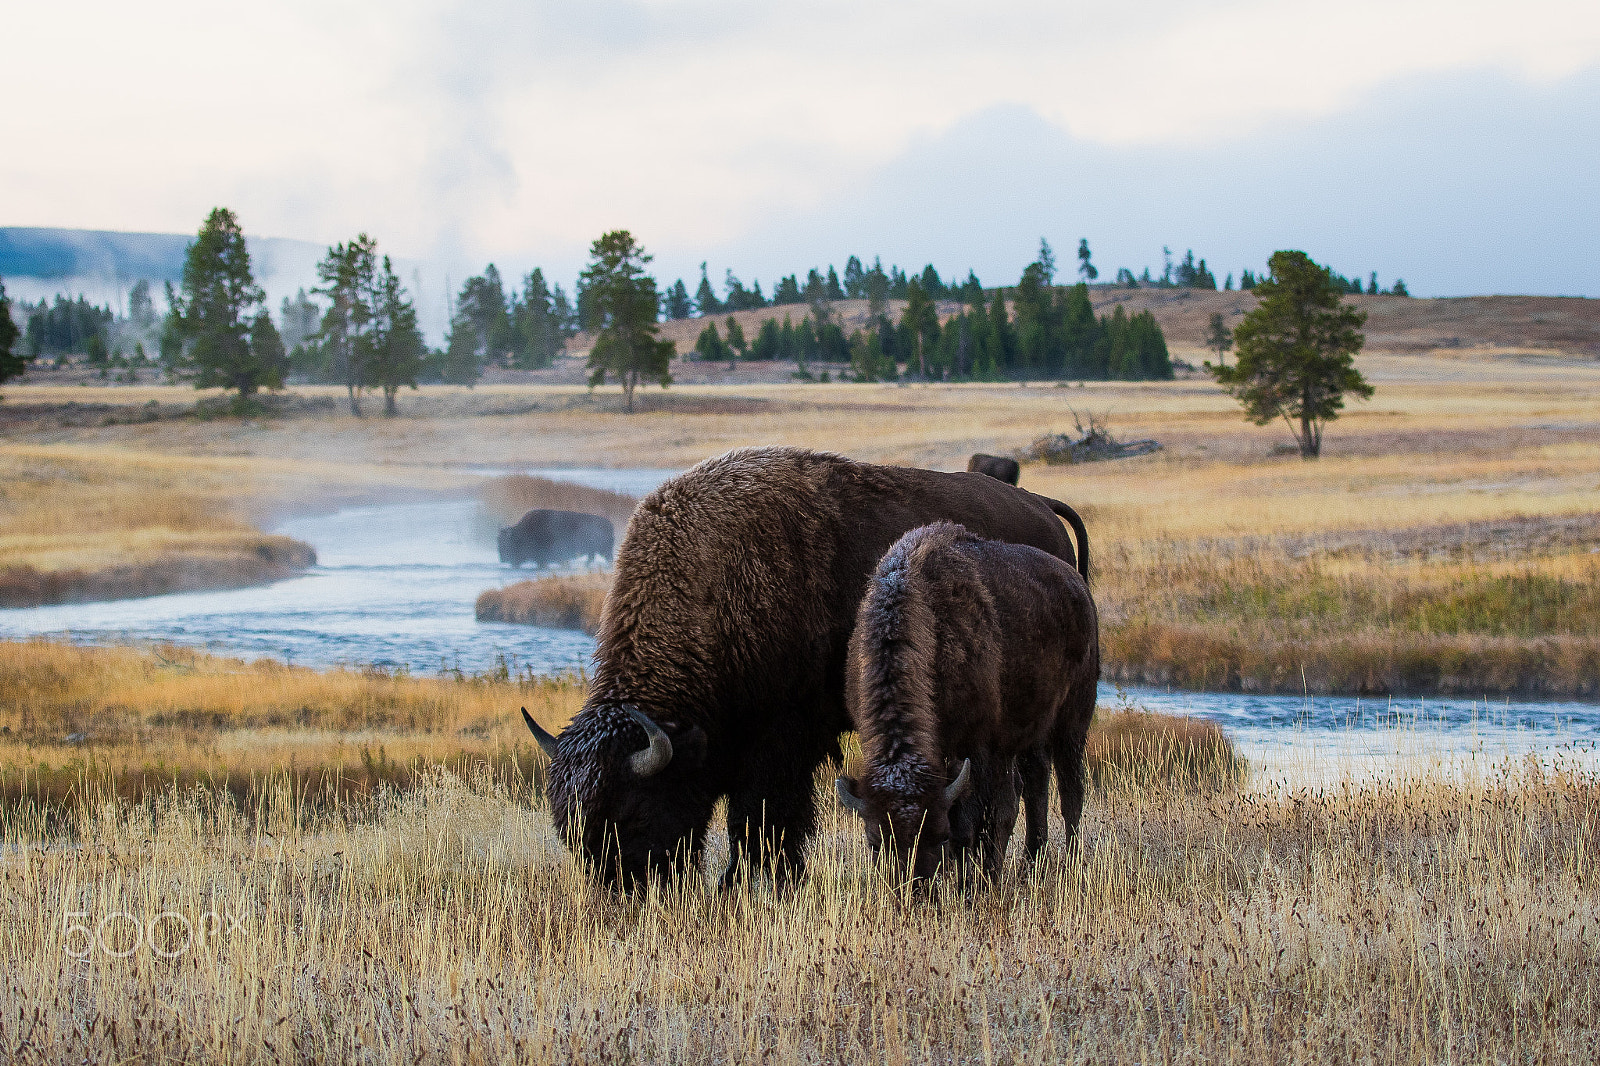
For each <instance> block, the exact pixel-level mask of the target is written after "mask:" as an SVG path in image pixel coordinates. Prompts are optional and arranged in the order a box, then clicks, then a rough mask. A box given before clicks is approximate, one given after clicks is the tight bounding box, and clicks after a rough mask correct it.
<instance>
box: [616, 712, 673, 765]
mask: <svg viewBox="0 0 1600 1066" xmlns="http://www.w3.org/2000/svg"><path fill="white" fill-rule="evenodd" d="M627 711H628V717H629V718H632V719H633V720H634V721H635V722H637V723H638V724H639V728H641V729H643V730H644V734H645V736H646V737H648V738H649V740H650V743H649V745H648V746H647V747H644V748H640V749H639V750H638V751H636V752H634V753H633V754H632V755H631V756H629V758H628V765H629V766H630V767H632V768H633V773H634V776H635V777H653V776H654V775H656V774H659V773H660V772H661V771H663V770H665V769H666V768H667V764H668V763H670V762H671V761H672V739H671V738H670V737H668V736H667V734H666V733H665V732H664V731H663V730H662V728H661V727H660V726H658V725H656V724H655V723H654V722H652V721H651V720H650V717H649V716H648V715H646V714H645V713H644V712H643V711H641V710H639V708H637V707H629V708H627Z"/></svg>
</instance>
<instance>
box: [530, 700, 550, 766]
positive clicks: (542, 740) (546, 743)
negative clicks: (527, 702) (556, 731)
mask: <svg viewBox="0 0 1600 1066" xmlns="http://www.w3.org/2000/svg"><path fill="white" fill-rule="evenodd" d="M522 720H523V721H524V722H527V723H528V731H529V732H530V733H532V734H533V739H534V740H537V741H538V742H539V747H541V748H543V749H544V753H545V754H546V755H548V756H550V758H552V759H554V758H555V757H556V738H555V737H553V736H551V735H550V734H549V733H546V732H545V731H544V730H543V729H540V728H539V723H538V722H535V721H534V720H533V715H531V714H529V713H528V708H526V707H524V708H522Z"/></svg>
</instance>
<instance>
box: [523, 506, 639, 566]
mask: <svg viewBox="0 0 1600 1066" xmlns="http://www.w3.org/2000/svg"><path fill="white" fill-rule="evenodd" d="M612 537H613V534H612V531H611V520H610V519H608V518H602V517H601V516H600V515H597V514H584V513H582V512H581V511H545V510H537V511H529V512H528V513H527V514H525V515H523V516H522V518H521V520H520V521H518V522H517V524H516V525H514V526H506V527H505V528H504V529H502V530H501V531H500V561H501V562H502V563H510V564H511V565H512V566H521V565H522V564H523V563H528V562H531V563H532V564H533V565H534V566H559V565H561V564H563V563H570V562H571V561H572V560H574V559H577V558H580V557H583V556H596V557H600V558H604V559H610V558H611V543H612Z"/></svg>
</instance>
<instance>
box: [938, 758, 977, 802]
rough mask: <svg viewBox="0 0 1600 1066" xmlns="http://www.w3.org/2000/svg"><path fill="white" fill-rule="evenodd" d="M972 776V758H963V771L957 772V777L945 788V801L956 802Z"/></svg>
mask: <svg viewBox="0 0 1600 1066" xmlns="http://www.w3.org/2000/svg"><path fill="white" fill-rule="evenodd" d="M971 776H972V760H971V759H962V760H961V772H960V773H958V774H956V779H955V780H954V781H952V782H950V784H949V786H948V787H946V788H945V790H944V801H945V802H946V803H954V802H955V801H956V800H958V799H960V798H961V793H963V792H965V791H966V790H967V780H968V779H969V778H970V777H971Z"/></svg>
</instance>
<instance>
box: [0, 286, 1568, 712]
mask: <svg viewBox="0 0 1600 1066" xmlns="http://www.w3.org/2000/svg"><path fill="white" fill-rule="evenodd" d="M1194 298H1195V299H1200V298H1201V297H1199V296H1196V297H1194ZM1205 298H1206V299H1210V298H1211V297H1205ZM1216 298H1217V299H1221V298H1222V297H1221V296H1218V297H1216ZM1230 298H1237V297H1236V296H1232V297H1230ZM1360 364H1361V366H1362V369H1363V370H1364V372H1365V373H1366V374H1367V375H1368V377H1369V378H1370V379H1371V380H1372V381H1373V382H1374V383H1375V384H1376V386H1377V388H1378V393H1377V395H1376V397H1375V398H1374V399H1373V400H1372V401H1370V402H1367V403H1361V404H1356V405H1353V406H1352V408H1351V410H1349V411H1348V412H1347V413H1346V415H1345V417H1343V418H1342V419H1340V420H1339V421H1338V422H1337V423H1335V424H1334V425H1333V426H1332V427H1331V428H1330V430H1329V434H1328V438H1327V443H1326V448H1325V454H1324V457H1323V458H1322V459H1320V460H1318V461H1316V462H1312V463H1307V462H1302V461H1301V460H1299V459H1298V458H1297V457H1295V456H1293V455H1283V454H1278V452H1277V449H1280V448H1281V446H1282V445H1284V444H1286V443H1287V440H1288V437H1287V433H1286V432H1285V431H1284V430H1283V429H1282V428H1281V427H1277V426H1267V427H1254V426H1250V425H1248V424H1246V423H1244V422H1243V421H1242V420H1241V419H1240V418H1239V416H1238V414H1237V410H1236V408H1235V407H1234V406H1233V404H1232V403H1231V401H1229V400H1228V399H1227V397H1225V396H1224V395H1222V394H1221V393H1220V392H1219V391H1218V390H1217V389H1216V388H1215V387H1214V386H1212V385H1210V384H1208V383H1207V382H1205V381H1203V380H1200V379H1188V380H1180V381H1175V382H1165V383H1142V384H1141V383H1114V382H1091V383H1088V384H1087V385H1085V386H1083V387H1071V388H1057V387H1049V386H1039V385H1032V386H1028V387H1018V386H1015V385H1010V386H999V385H948V386H946V385H929V386H895V385H853V384H834V385H801V384H760V383H747V384H741V385H729V386H686V387H674V388H672V389H669V390H666V391H661V390H651V391H650V392H649V394H648V399H647V400H645V401H644V404H643V406H644V407H645V410H644V411H643V412H642V413H640V414H636V415H632V416H629V415H626V414H623V413H622V412H621V410H620V398H619V397H618V396H616V395H615V390H609V389H601V390H597V391H595V392H593V393H592V394H591V393H590V392H589V391H588V390H586V389H581V388H573V387H565V386H528V385H486V386H482V387H480V388H478V389H475V390H467V389H460V388H444V387H438V388H425V389H423V390H421V392H419V393H418V394H416V395H409V394H408V395H407V396H406V397H405V398H404V399H403V404H404V406H403V410H404V411H405V412H406V417H403V418H399V419H365V420H358V419H355V418H352V417H350V416H348V415H347V414H344V413H342V411H341V410H340V409H339V408H338V407H337V406H336V405H333V404H332V403H331V402H330V403H322V402H321V401H322V400H323V399H330V400H331V398H332V397H333V396H334V394H335V392H336V390H329V389H298V390H294V391H293V392H292V393H291V394H290V396H289V398H288V400H286V401H284V402H283V409H282V410H281V411H280V412H279V413H278V414H277V415H275V416H273V417H262V418H259V419H251V420H243V421H241V420H238V419H219V418H196V417H184V416H181V415H174V416H173V417H171V418H167V417H165V416H163V417H162V419H160V420H157V421H145V422H141V421H136V420H134V419H132V417H131V414H130V417H128V418H125V419H121V418H113V417H109V416H108V417H105V418H102V419H101V420H100V421H99V422H97V423H95V424H92V425H80V424H70V425H69V424H66V421H63V420H58V421H56V422H51V421H50V420H49V417H48V416H47V414H45V413H41V412H49V411H52V410H54V411H57V412H58V413H59V412H62V411H65V410H66V408H64V407H63V406H62V405H63V404H64V403H65V402H66V399H65V398H66V397H69V396H70V397H72V398H73V399H74V400H76V401H78V402H80V403H81V404H89V403H94V404H104V405H107V406H108V407H109V408H111V409H114V410H125V411H127V412H130V413H131V412H137V411H140V410H144V409H146V408H148V406H149V403H150V401H151V400H156V401H157V407H158V408H159V409H161V410H167V409H168V408H171V409H173V410H179V409H180V408H181V407H182V403H187V404H188V405H189V407H190V408H192V407H193V405H194V402H195V401H194V396H193V393H192V391H185V390H180V389H163V388H155V387H137V388H136V387H131V386H129V387H122V388H115V389H87V388H79V389H61V388H48V387H40V386H27V385H23V386H20V387H12V388H11V389H9V390H8V399H7V400H6V401H5V403H4V404H3V405H0V408H3V409H6V410H9V411H12V412H13V413H14V412H16V411H22V410H28V411H32V412H34V414H33V415H30V416H29V417H28V418H22V419H17V420H13V421H11V422H5V423H3V426H4V427H9V430H6V432H9V433H10V434H11V436H10V438H9V439H10V441H11V443H0V461H5V462H10V463H11V464H12V469H13V470H15V471H17V473H18V475H19V476H20V475H23V474H27V473H29V472H30V471H33V470H36V469H37V470H62V471H68V472H71V471H79V472H82V471H98V472H99V473H98V474H97V475H96V476H98V477H99V479H100V480H99V481H94V480H93V479H92V478H90V477H89V476H88V475H87V474H79V473H75V474H72V476H67V475H66V474H51V475H50V476H48V477H43V478H40V479H37V480H39V483H40V487H39V488H37V489H31V490H30V492H31V493H32V495H29V496H27V497H26V500H27V503H26V506H21V507H14V508H13V511H12V513H13V514H14V515H16V516H19V517H18V519H17V520H23V519H26V520H28V521H32V522H34V523H36V524H37V523H39V522H41V521H42V520H43V519H44V516H48V515H50V514H51V513H53V512H52V510H51V508H52V507H54V506H55V502H54V501H55V500H56V499H57V498H58V497H59V498H62V499H67V498H68V490H69V489H70V490H71V492H72V493H76V494H77V495H76V496H72V497H71V500H73V501H75V502H70V506H66V507H65V509H64V510H63V511H62V512H61V514H63V515H65V516H66V517H64V518H61V519H51V520H50V521H51V522H53V523H54V524H53V525H49V528H51V529H56V530H72V529H83V528H86V526H87V525H91V524H93V525H94V527H95V532H94V533H91V534H84V535H82V536H81V537H80V538H79V539H78V540H77V541H76V543H75V545H74V546H73V550H76V551H79V552H85V553H90V554H91V556H93V557H94V558H98V559H99V562H98V563H96V564H94V565H103V566H109V565H112V564H113V563H114V562H115V560H116V557H117V556H116V553H114V552H107V551H106V550H105V549H106V545H107V544H108V543H110V538H108V537H107V536H106V535H105V531H106V530H107V529H108V528H116V527H117V526H118V525H119V524H121V525H124V526H129V525H132V526H137V521H138V520H137V519H134V518H130V517H126V516H124V515H123V513H122V512H118V511H115V510H114V509H112V502H113V501H114V500H115V499H118V498H121V499H125V500H127V501H128V506H129V507H131V508H135V509H137V508H149V509H155V506H154V505H155V502H156V501H159V500H160V499H161V498H162V493H176V494H178V495H179V496H181V497H183V498H184V499H188V498H191V497H192V498H195V499H199V500H200V501H201V502H202V503H204V505H205V508H209V510H205V509H203V508H199V507H190V506H188V505H187V504H185V505H183V506H172V507H167V508H165V510H164V511H163V513H169V514H170V513H183V514H212V515H216V516H220V517H217V518H215V519H208V521H217V522H227V523H232V524H231V525H230V526H229V527H228V528H229V529H233V530H240V531H243V532H242V535H245V536H257V535H256V534H253V533H250V532H248V531H249V530H250V527H251V526H252V525H254V524H257V523H259V522H261V521H264V520H266V519H268V518H270V517H271V516H272V515H273V514H277V513H283V512H285V511H290V510H294V509H296V508H304V507H310V506H331V505H333V504H335V503H337V502H340V501H343V500H354V499H361V500H373V499H383V498H393V497H395V496H400V495H414V494H419V493H437V492H441V491H477V492H479V493H480V495H481V496H483V497H484V498H485V500H486V503H487V504H488V505H489V509H490V511H491V512H492V513H493V514H494V515H495V516H496V517H497V518H498V519H499V520H500V521H502V522H508V521H511V520H513V519H514V518H515V517H517V514H518V513H520V511H519V509H526V508H528V507H533V506H557V507H565V506H571V507H575V508H579V509H593V510H599V511H601V512H602V513H607V514H610V515H611V516H612V517H613V520H614V521H618V520H619V519H620V518H621V515H622V512H623V511H624V510H625V509H626V507H627V503H626V501H625V500H619V499H615V498H611V497H610V495H609V494H596V493H594V492H593V491H592V490H582V489H580V488H577V487H574V486H560V485H553V484H552V483H548V482H547V483H543V484H536V483H535V482H533V481H527V482H523V481H518V480H517V479H501V480H495V481H489V482H485V481H484V480H482V479H478V478H475V477H473V476H471V475H469V474H468V473H467V472H466V468H468V467H474V466H490V467H513V468H515V467H517V466H528V467H539V466H551V467H559V466H667V467H676V468H682V467H685V466H688V465H690V464H692V463H694V462H696V461H698V460H699V459H701V458H704V457H706V456H708V455H712V454H716V453H717V452H720V451H723V450H726V449H728V448H732V447H738V446H743V445H752V444H766V443H788V444H797V445H804V446H810V447H818V448H827V449H832V450H838V451H842V452H845V453H846V454H850V455H855V456H858V457H861V458H865V459H873V460H878V461H885V462H901V463H914V464H918V465H927V466H934V467H942V468H944V469H957V468H960V467H961V466H963V465H964V462H965V458H966V456H967V455H968V454H970V453H971V452H973V451H990V452H1005V451H1009V450H1012V449H1014V448H1017V447H1020V446H1022V445H1024V444H1026V443H1028V442H1029V441H1031V440H1033V439H1034V438H1036V437H1038V436H1039V435H1041V434H1043V433H1046V432H1051V431H1055V432H1060V431H1067V430H1070V429H1071V428H1072V425H1073V422H1074V419H1075V417H1084V416H1087V415H1088V414H1091V413H1092V414H1095V415H1098V416H1104V417H1105V418H1107V419H1108V421H1109V425H1110V427H1111V429H1112V431H1113V432H1114V433H1116V434H1117V435H1119V436H1122V437H1125V438H1141V437H1152V438H1155V439H1157V440H1159V441H1161V442H1162V443H1163V444H1164V446H1165V448H1164V450H1163V451H1162V452H1160V453H1158V454H1156V455H1152V456H1146V457H1142V458H1138V459H1130V460H1122V461H1117V462H1112V463H1100V464H1090V465H1082V466H1075V467H1046V466H1040V465H1029V466H1028V467H1026V468H1025V470H1024V473H1023V484H1024V486H1026V487H1031V488H1034V489H1037V490H1038V491H1040V492H1043V493H1046V494H1049V495H1052V496H1055V497H1057V498H1059V499H1063V500H1066V501H1068V502H1071V503H1073V504H1074V505H1075V506H1077V507H1078V508H1079V509H1080V510H1081V511H1082V512H1083V513H1084V515H1085V516H1086V518H1087V520H1088V522H1089V527H1090V531H1091V537H1092V541H1093V546H1094V552H1093V554H1094V559H1095V571H1096V578H1095V580H1096V590H1097V595H1098V597H1099V601H1100V605H1101V608H1102V611H1103V613H1104V615H1105V619H1106V626H1105V629H1106V643H1107V651H1108V657H1107V659H1108V667H1109V672H1110V674H1111V675H1112V676H1114V677H1119V678H1122V679H1125V680H1129V681H1147V682H1152V683H1157V684H1173V685H1189V686H1209V687H1238V688H1247V689H1256V690H1269V691H1270V690H1276V691H1291V692H1299V691H1302V690H1303V689H1304V690H1311V691H1319V692H1323V691H1344V692H1360V691H1366V692H1379V693H1381V692H1393V693H1404V692H1454V693H1461V694H1466V695H1485V694H1491V693H1493V694H1513V693H1517V694H1526V695H1552V696H1554V695H1568V696H1587V695H1592V693H1593V691H1594V689H1593V686H1594V684H1595V681H1594V678H1595V677H1596V676H1597V673H1596V670H1595V668H1594V664H1595V661H1596V654H1597V652H1596V641H1597V640H1600V630H1597V629H1596V627H1595V621H1594V619H1595V603H1596V595H1597V594H1596V592H1595V576H1594V574H1595V571H1594V568H1593V566H1592V565H1591V563H1592V553H1594V552H1596V550H1597V549H1600V534H1596V533H1595V532H1594V531H1595V530H1596V529H1597V528H1600V520H1597V516H1600V446H1597V443H1596V442H1597V441H1600V369H1597V368H1596V364H1594V363H1593V362H1586V361H1582V360H1577V359H1553V358H1543V357H1541V358H1512V357H1509V356H1505V355H1502V356H1500V357H1496V358H1488V357H1486V356H1484V355H1483V354H1481V352H1480V353H1477V354H1474V351H1468V350H1465V349H1463V350H1461V351H1459V352H1456V353H1454V354H1452V355H1450V356H1449V357H1435V356H1426V355H1370V356H1364V357H1362V359H1361V360H1360ZM121 396H126V397H127V398H128V402H127V403H126V404H123V405H122V406H121V407H118V406H117V404H118V402H119V397H121ZM75 410H76V409H75ZM63 418H64V416H63ZM67 421H70V420H67ZM84 485H88V486H91V488H87V489H85V488H81V487H80V486H84ZM102 486H104V488H102ZM119 486H120V488H119ZM11 491H17V490H15V489H13V490H11ZM118 493H120V494H121V495H120V496H119V495H118ZM580 496H581V497H582V499H580V498H579V497H580ZM602 496H604V497H605V498H604V499H602V498H601V497H602ZM90 502H93V503H94V505H95V506H97V507H102V508H104V509H105V512H104V514H105V516H104V517H103V518H96V520H95V522H92V523H86V522H83V521H80V520H79V519H77V518H75V517H72V516H75V515H78V514H80V513H84V512H83V511H82V509H83V508H86V507H87V506H88V505H89V503H90ZM75 509H76V510H75ZM96 523H97V524H96ZM619 524H620V523H619ZM165 535H169V536H170V535H171V534H165ZM230 535H232V534H230ZM66 536H67V534H66V533H65V532H58V533H54V534H51V535H50V536H49V537H47V538H46V541H45V542H43V543H40V542H37V541H35V542H31V543H32V544H33V548H30V550H39V551H43V550H46V549H51V548H53V547H55V546H57V545H66V544H67V541H66V540H64V539H61V538H65V537H66ZM93 553H98V555H97V556H94V555H93ZM74 565H78V566H80V567H82V568H84V569H88V566H86V565H84V564H74ZM58 568H65V569H70V567H67V566H65V564H59V565H58ZM528 591H529V590H524V591H523V593H519V595H526V594H527V593H528ZM552 591H553V590H552ZM568 591H570V590H568ZM1380 592H1381V593H1382V595H1381V596H1380V595H1379V593H1380ZM541 594H542V593H541ZM500 595H501V593H499V592H498V590H495V591H494V593H493V595H491V597H490V599H493V598H495V597H496V596H500ZM589 595H590V596H591V597H595V596H598V592H594V591H591V592H590V593H589ZM568 599H570V597H568ZM1435 601H1438V602H1437V603H1436V602H1435ZM563 602H566V601H565V600H564V601H563ZM1550 604H1554V605H1556V606H1557V607H1558V608H1560V609H1556V610H1552V609H1548V605H1550ZM1541 605H1544V606H1541ZM569 606H570V605H569ZM561 609H562V610H563V611H567V610H568V609H569V607H566V606H564V607H562V608H561ZM587 610H588V613H589V615H590V617H593V616H595V615H596V613H597V610H598V605H597V604H592V605H591V606H590V607H588V608H587ZM514 614H515V612H510V613H506V614H502V615H501V617H512V616H514ZM580 614H581V612H580ZM528 617H533V616H532V615H529V616H528ZM578 624H580V625H581V624H582V621H581V617H580V619H579V623H578Z"/></svg>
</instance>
